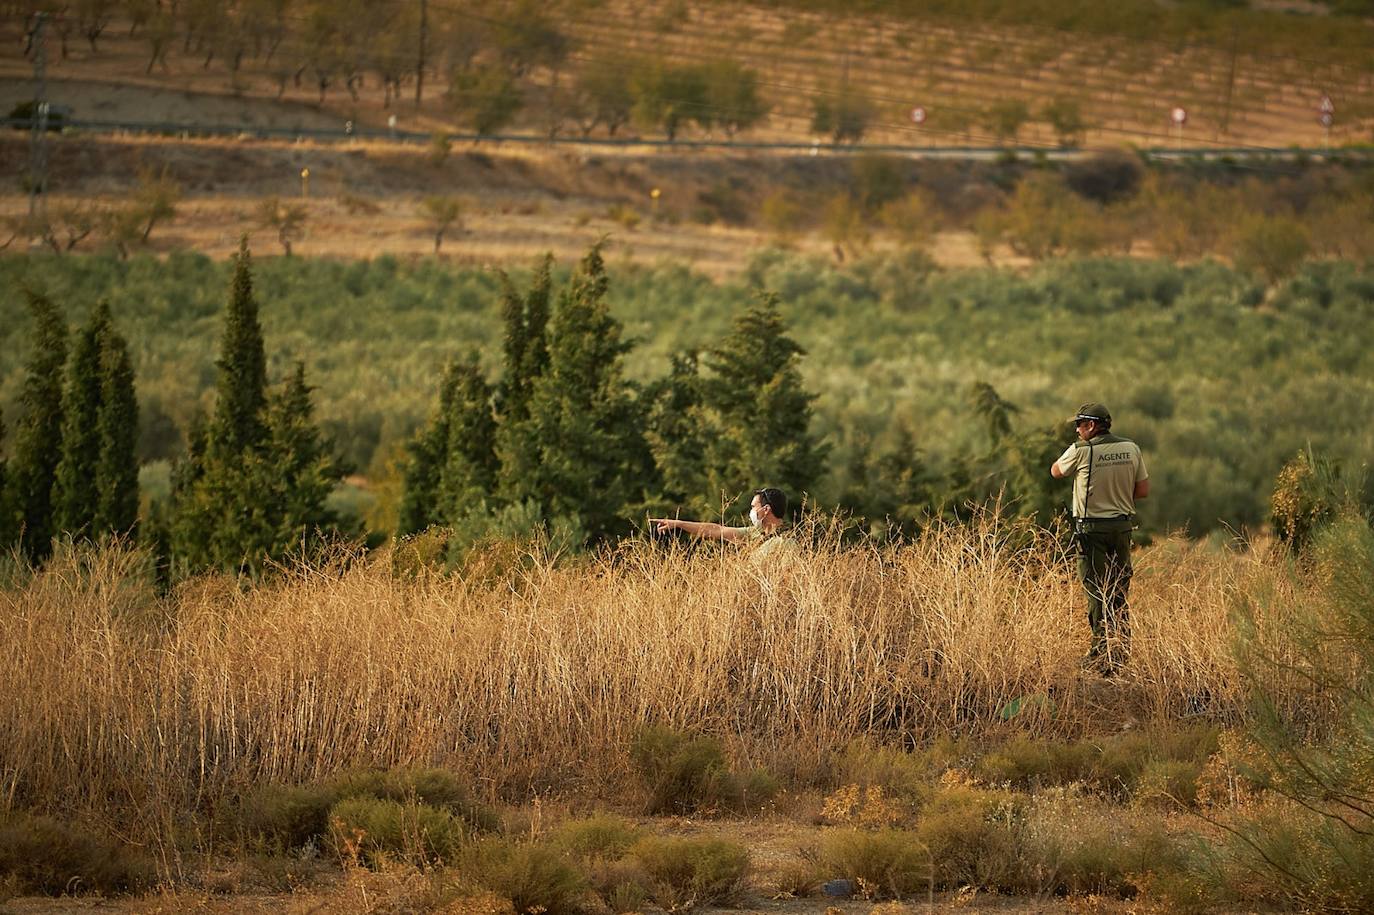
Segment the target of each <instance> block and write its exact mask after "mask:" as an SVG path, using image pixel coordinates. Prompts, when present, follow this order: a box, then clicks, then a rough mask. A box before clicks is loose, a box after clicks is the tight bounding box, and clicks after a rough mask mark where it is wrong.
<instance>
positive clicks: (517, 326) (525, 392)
mask: <svg viewBox="0 0 1374 915" xmlns="http://www.w3.org/2000/svg"><path fill="white" fill-rule="evenodd" d="M500 279H501V284H502V295H501V318H502V323H503V325H504V329H505V335H504V338H503V341H502V348H503V351H504V352H503V355H504V356H505V377H504V378H503V379H502V380H501V386H500V390H499V392H498V394H499V397H500V409H499V412H500V414H501V418H502V420H504V421H509V422H511V423H520V422H524V421H525V419H526V418H528V416H529V402H530V392H531V391H532V390H533V388H534V382H535V379H537V378H538V377H539V376H540V375H542V374H544V370H545V369H546V368H547V367H548V364H549V344H548V323H549V301H550V295H551V293H552V290H553V256H552V255H546V256H545V257H544V260H543V261H542V262H541V263H540V265H539V269H538V270H537V271H536V272H535V275H534V280H533V282H532V283H531V284H530V289H529V292H528V293H526V294H525V295H524V296H521V295H520V293H519V292H518V291H517V290H516V289H515V287H514V286H513V285H512V284H511V281H510V278H509V277H508V276H506V275H505V274H504V273H503V274H501V275H500Z"/></svg>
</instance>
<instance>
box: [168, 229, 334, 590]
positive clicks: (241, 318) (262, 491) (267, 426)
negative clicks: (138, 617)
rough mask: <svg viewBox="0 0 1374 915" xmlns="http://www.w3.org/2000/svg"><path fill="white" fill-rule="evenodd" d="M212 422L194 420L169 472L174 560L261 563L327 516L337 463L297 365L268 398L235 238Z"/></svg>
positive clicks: (297, 542) (245, 269)
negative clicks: (184, 451) (180, 460)
mask: <svg viewBox="0 0 1374 915" xmlns="http://www.w3.org/2000/svg"><path fill="white" fill-rule="evenodd" d="M230 289H231V291H230V299H229V307H228V313H227V315H226V318H225V330H224V334H223V337H222V338H221V349H220V358H219V360H218V362H217V363H216V364H217V366H218V368H219V377H218V379H217V384H216V390H217V394H218V397H217V399H216V403H215V412H214V415H213V416H212V418H211V419H210V422H209V423H208V424H207V425H205V426H204V427H203V431H202V429H201V428H194V429H193V430H192V433H191V436H190V442H191V443H190V449H189V451H190V453H189V455H188V458H187V461H186V462H185V463H184V464H183V465H181V466H179V467H178V468H177V471H176V473H174V475H173V499H174V504H173V511H174V518H173V520H172V524H171V541H172V548H173V553H174V554H175V557H176V560H177V561H178V563H179V564H180V565H182V566H183V567H185V568H189V569H197V568H202V567H206V566H211V567H216V568H221V569H225V570H227V571H237V572H243V571H257V570H259V569H261V568H262V563H263V562H264V560H265V559H272V558H280V557H281V556H283V555H285V554H286V553H287V552H288V551H291V550H293V549H296V548H298V547H299V546H301V545H302V544H303V543H306V542H308V541H309V539H310V538H311V537H312V536H313V535H314V534H315V532H316V531H317V529H319V528H321V527H327V526H329V525H330V524H331V523H332V520H333V518H332V515H331V514H330V513H329V512H328V511H327V510H326V507H325V499H326V497H327V496H328V495H329V492H330V490H331V488H332V487H333V484H334V482H335V480H336V479H337V477H338V469H337V467H336V465H335V464H334V461H333V459H332V457H330V456H329V454H328V453H327V452H328V449H327V448H326V447H325V446H324V444H323V443H322V442H321V439H320V435H319V432H318V430H317V429H316V427H315V425H314V420H313V408H312V406H311V403H310V388H309V386H308V385H306V383H305V373H304V369H303V368H302V367H301V366H299V365H298V366H297V367H296V370H295V372H294V374H293V375H292V376H291V377H290V378H289V379H288V380H287V381H286V383H285V384H284V385H283V387H282V390H281V391H280V392H279V393H274V394H273V395H272V396H271V397H270V398H269V396H268V392H267V385H266V355H265V352H264V347H263V340H262V328H261V326H260V324H259V322H258V305H257V301H256V299H255V298H254V295H253V285H252V274H251V271H250V269H249V255H248V247H247V244H246V243H244V244H242V245H240V248H239V255H238V259H237V261H236V263H235V268H234V278H233V281H232V283H231V287H230Z"/></svg>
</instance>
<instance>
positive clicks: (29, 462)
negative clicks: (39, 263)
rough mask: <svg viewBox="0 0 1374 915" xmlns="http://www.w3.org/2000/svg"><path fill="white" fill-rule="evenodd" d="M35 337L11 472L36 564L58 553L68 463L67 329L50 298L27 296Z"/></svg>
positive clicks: (24, 537) (26, 546)
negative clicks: (57, 491)
mask: <svg viewBox="0 0 1374 915" xmlns="http://www.w3.org/2000/svg"><path fill="white" fill-rule="evenodd" d="M26 295H27V297H28V302H29V310H30V312H31V313H32V314H33V319H34V324H35V329H34V330H35V332H34V346H33V353H32V355H31V356H30V357H29V362H28V365H27V375H26V377H25V379H24V387H23V390H22V392H21V393H20V395H19V403H20V406H21V408H22V410H23V412H22V413H21V415H20V418H19V423H18V425H17V427H16V429H15V437H14V450H13V452H12V455H13V461H12V465H11V468H10V473H9V484H10V491H11V492H12V494H13V495H12V497H11V500H10V504H11V505H12V506H13V511H14V513H15V514H14V523H15V526H16V527H17V528H18V532H19V537H20V539H21V542H22V545H23V550H24V554H25V555H26V556H27V557H28V558H29V559H30V560H33V561H41V560H43V559H46V558H47V557H48V555H49V554H50V553H51V552H52V537H53V534H54V533H56V528H55V525H54V523H53V522H54V518H53V490H54V488H55V480H56V475H57V465H58V463H59V462H60V461H61V459H62V368H63V366H64V364H65V363H66V361H67V325H66V322H64V321H63V319H62V315H61V314H60V313H59V312H58V310H57V306H55V305H54V304H53V303H52V302H51V301H50V300H49V299H48V298H47V297H45V296H42V295H38V294H36V293H33V292H28V293H26Z"/></svg>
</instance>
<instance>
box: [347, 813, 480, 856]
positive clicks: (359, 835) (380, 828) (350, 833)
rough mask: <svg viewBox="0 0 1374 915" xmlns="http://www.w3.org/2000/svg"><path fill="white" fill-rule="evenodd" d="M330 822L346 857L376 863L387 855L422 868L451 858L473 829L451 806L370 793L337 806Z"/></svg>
mask: <svg viewBox="0 0 1374 915" xmlns="http://www.w3.org/2000/svg"><path fill="white" fill-rule="evenodd" d="M329 822H330V836H329V838H330V841H331V844H332V845H333V847H334V850H335V851H336V852H337V853H338V854H339V855H340V856H341V857H346V858H356V859H357V860H358V861H359V862H361V863H364V864H368V865H374V866H375V865H377V864H380V863H382V862H383V861H385V860H387V859H400V860H404V861H407V862H409V863H411V864H414V865H416V866H423V865H427V864H432V863H434V862H437V861H451V860H453V859H454V857H455V856H456V854H457V852H458V851H459V849H461V848H462V846H463V842H464V840H465V839H466V837H467V832H468V829H467V826H466V824H465V823H464V822H463V820H462V819H460V818H459V817H456V816H454V815H453V814H452V813H450V812H448V811H447V810H439V809H438V808H435V807H430V806H429V805H427V804H417V803H414V802H409V803H401V802H400V801H388V800H381V799H378V798H369V797H353V798H348V799H346V800H342V801H340V802H339V803H337V804H335V805H334V807H333V808H332V809H331V810H330V812H329Z"/></svg>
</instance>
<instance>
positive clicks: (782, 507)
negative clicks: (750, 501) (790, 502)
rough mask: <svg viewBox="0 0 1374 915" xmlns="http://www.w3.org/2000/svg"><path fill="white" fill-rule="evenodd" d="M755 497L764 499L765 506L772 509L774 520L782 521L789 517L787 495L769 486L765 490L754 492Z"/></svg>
mask: <svg viewBox="0 0 1374 915" xmlns="http://www.w3.org/2000/svg"><path fill="white" fill-rule="evenodd" d="M754 495H756V496H758V497H759V498H760V499H762V500H763V504H764V505H767V506H768V507H769V508H770V509H772V511H773V517H774V518H777V519H778V520H779V521H781V520H783V519H784V518H786V517H787V493H785V492H783V491H782V490H781V489H774V488H773V487H771V486H769V487H767V488H765V489H756V490H754Z"/></svg>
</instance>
